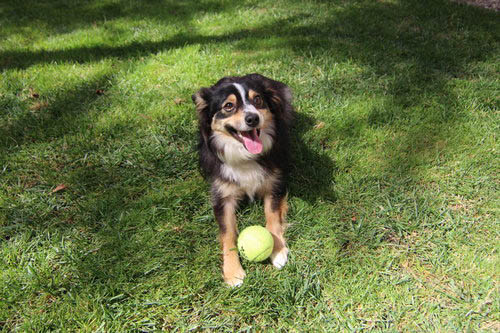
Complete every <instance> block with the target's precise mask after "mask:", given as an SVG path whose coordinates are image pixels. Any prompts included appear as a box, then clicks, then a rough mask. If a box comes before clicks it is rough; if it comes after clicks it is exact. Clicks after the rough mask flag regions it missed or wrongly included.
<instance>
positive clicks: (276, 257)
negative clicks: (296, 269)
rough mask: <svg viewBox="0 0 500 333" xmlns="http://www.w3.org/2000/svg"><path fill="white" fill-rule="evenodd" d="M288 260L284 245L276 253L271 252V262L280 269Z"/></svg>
mask: <svg viewBox="0 0 500 333" xmlns="http://www.w3.org/2000/svg"><path fill="white" fill-rule="evenodd" d="M287 261H288V249H287V248H286V247H285V248H283V249H281V250H279V251H278V252H276V253H273V254H271V262H272V263H273V266H274V267H276V268H277V269H282V268H283V266H285V264H286V262H287Z"/></svg>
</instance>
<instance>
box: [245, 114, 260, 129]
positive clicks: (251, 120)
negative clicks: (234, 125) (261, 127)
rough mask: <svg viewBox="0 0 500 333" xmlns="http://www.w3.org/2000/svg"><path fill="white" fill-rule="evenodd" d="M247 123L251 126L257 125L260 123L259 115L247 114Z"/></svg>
mask: <svg viewBox="0 0 500 333" xmlns="http://www.w3.org/2000/svg"><path fill="white" fill-rule="evenodd" d="M245 123H247V125H248V126H250V127H255V126H257V125H258V124H259V115H258V114H255V113H249V114H247V115H246V116H245Z"/></svg>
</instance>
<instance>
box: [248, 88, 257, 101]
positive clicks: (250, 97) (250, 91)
mask: <svg viewBox="0 0 500 333" xmlns="http://www.w3.org/2000/svg"><path fill="white" fill-rule="evenodd" d="M257 95H258V93H257V92H256V91H255V90H253V89H248V98H249V99H250V100H253V99H254V97H255V96H257Z"/></svg>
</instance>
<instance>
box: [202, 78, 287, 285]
mask: <svg viewBox="0 0 500 333" xmlns="http://www.w3.org/2000/svg"><path fill="white" fill-rule="evenodd" d="M192 98H193V102H194V103H195V105H196V110H197V113H198V120H199V131H200V142H199V157H200V166H201V169H202V171H203V173H204V175H205V177H206V178H208V179H209V180H210V182H211V194H212V204H213V210H214V214H215V219H216V220H217V222H218V224H219V236H220V242H221V246H222V253H223V265H222V272H223V276H224V280H225V282H226V283H227V284H229V285H230V286H238V285H240V284H241V283H242V282H243V279H244V277H245V271H244V270H243V268H242V267H241V264H240V260H239V257H238V253H237V251H236V239H237V234H238V229H237V224H236V214H235V211H236V209H237V206H238V203H239V202H240V201H241V200H242V199H244V198H245V197H247V198H249V199H250V200H253V199H254V198H261V199H262V200H263V202H264V212H265V216H266V228H267V229H268V230H269V231H270V232H271V234H272V235H273V238H274V248H273V253H272V255H271V262H272V263H273V265H274V266H275V267H277V268H282V267H283V266H284V265H285V264H286V262H287V260H288V248H287V245H286V241H285V238H284V231H285V225H286V223H285V216H286V212H287V207H288V206H287V190H286V178H287V171H288V163H289V128H290V125H291V122H292V119H293V114H294V110H293V107H292V104H291V100H292V95H291V93H290V89H289V88H288V87H287V86H286V85H285V84H283V83H281V82H278V81H274V80H271V79H269V78H267V77H264V76H262V75H260V74H249V75H245V76H241V77H224V78H222V79H220V80H219V81H218V82H217V83H216V84H215V85H213V86H211V87H210V88H201V89H200V90H199V91H198V92H197V93H196V94H194V95H193V96H192Z"/></svg>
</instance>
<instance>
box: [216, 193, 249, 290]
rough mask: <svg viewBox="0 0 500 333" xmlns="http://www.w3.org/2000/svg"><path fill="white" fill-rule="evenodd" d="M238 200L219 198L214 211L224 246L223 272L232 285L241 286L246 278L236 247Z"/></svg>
mask: <svg viewBox="0 0 500 333" xmlns="http://www.w3.org/2000/svg"><path fill="white" fill-rule="evenodd" d="M236 206H237V201H236V200H235V199H233V198H218V199H216V200H215V202H214V212H215V216H216V219H217V222H218V223H219V238H220V243H221V246H222V261H223V263H222V274H223V276H224V281H226V283H227V284H228V285H230V286H231V287H236V286H239V285H240V284H242V283H243V279H244V278H245V271H244V270H243V267H241V263H240V259H239V257H238V250H237V248H236V239H237V234H238V228H237V226H236V212H235V211H236Z"/></svg>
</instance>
